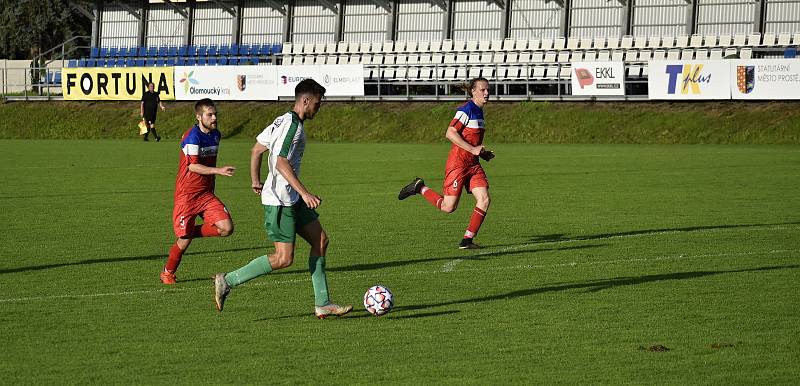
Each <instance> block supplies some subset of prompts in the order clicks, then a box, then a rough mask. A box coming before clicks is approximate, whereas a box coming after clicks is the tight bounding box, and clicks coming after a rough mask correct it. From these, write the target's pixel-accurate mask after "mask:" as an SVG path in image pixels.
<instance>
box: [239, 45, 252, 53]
mask: <svg viewBox="0 0 800 386" xmlns="http://www.w3.org/2000/svg"><path fill="white" fill-rule="evenodd" d="M239 55H250V45H248V44H242V45H240V46H239Z"/></svg>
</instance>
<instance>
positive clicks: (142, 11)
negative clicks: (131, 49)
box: [136, 0, 150, 47]
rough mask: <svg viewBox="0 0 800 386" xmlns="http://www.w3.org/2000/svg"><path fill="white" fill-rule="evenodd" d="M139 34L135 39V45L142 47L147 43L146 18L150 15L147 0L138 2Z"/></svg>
mask: <svg viewBox="0 0 800 386" xmlns="http://www.w3.org/2000/svg"><path fill="white" fill-rule="evenodd" d="M139 4H140V5H139V15H141V17H140V18H139V35H138V36H137V39H136V45H138V46H139V47H144V46H145V44H147V19H148V17H149V16H150V12H149V10H150V6H149V5H148V2H147V0H141V2H140V3H139Z"/></svg>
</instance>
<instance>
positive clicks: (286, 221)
mask: <svg viewBox="0 0 800 386" xmlns="http://www.w3.org/2000/svg"><path fill="white" fill-rule="evenodd" d="M317 218H319V214H317V212H316V211H315V210H314V209H311V208H309V207H308V206H307V205H306V203H305V201H303V199H299V200H297V202H295V203H294V205H292V206H273V205H264V228H265V229H266V230H267V236H269V239H270V240H272V241H273V242H276V243H294V240H295V236H296V235H297V231H298V230H299V229H300V228H302V227H304V226H306V225H308V224H311V223H312V222H314V220H316V219H317Z"/></svg>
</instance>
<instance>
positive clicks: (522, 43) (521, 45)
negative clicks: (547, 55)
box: [514, 40, 528, 51]
mask: <svg viewBox="0 0 800 386" xmlns="http://www.w3.org/2000/svg"><path fill="white" fill-rule="evenodd" d="M527 48H528V41H527V40H517V41H515V42H514V50H515V51H524V50H526V49H527Z"/></svg>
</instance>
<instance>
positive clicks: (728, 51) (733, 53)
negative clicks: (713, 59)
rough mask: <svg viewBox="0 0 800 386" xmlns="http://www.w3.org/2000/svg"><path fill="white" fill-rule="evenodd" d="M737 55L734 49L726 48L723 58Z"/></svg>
mask: <svg viewBox="0 0 800 386" xmlns="http://www.w3.org/2000/svg"><path fill="white" fill-rule="evenodd" d="M738 53H739V52H738V51H737V50H736V48H734V47H728V48H726V49H725V56H726V57H728V56H732V55H737V54H738Z"/></svg>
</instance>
